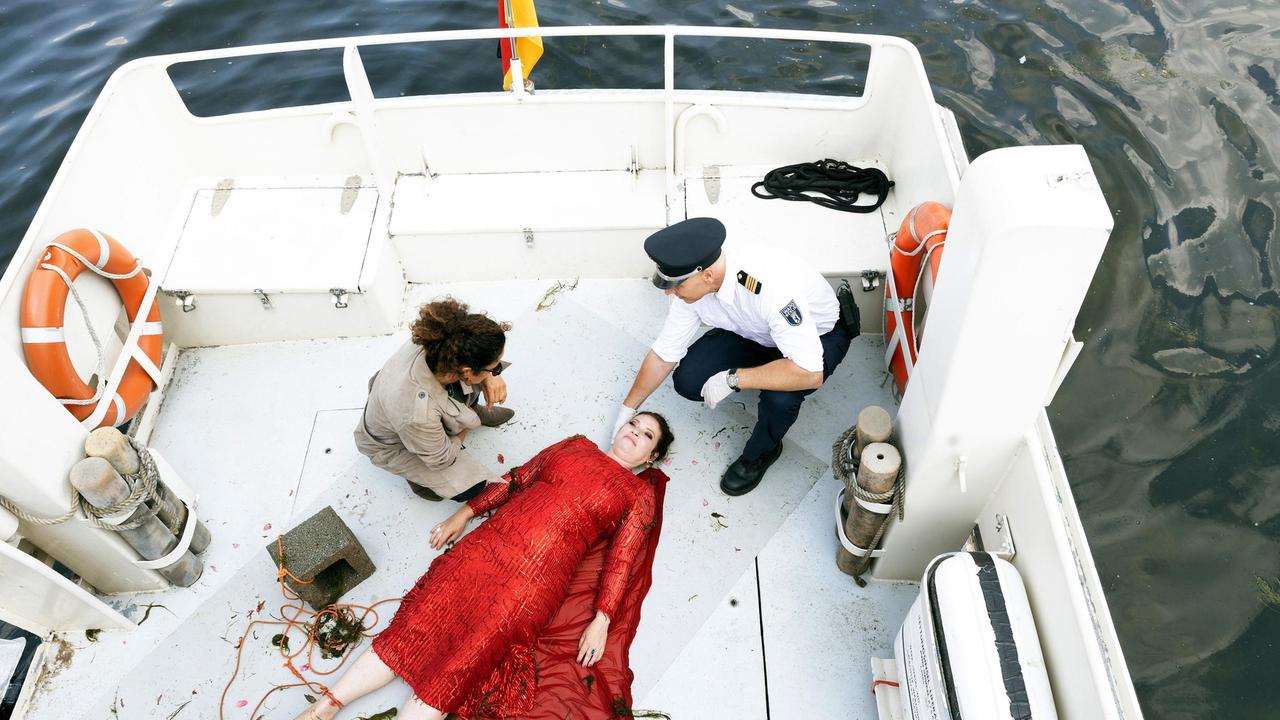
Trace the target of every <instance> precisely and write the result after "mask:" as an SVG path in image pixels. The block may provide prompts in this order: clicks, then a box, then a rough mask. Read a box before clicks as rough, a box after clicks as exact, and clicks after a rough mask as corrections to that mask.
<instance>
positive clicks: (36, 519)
mask: <svg viewBox="0 0 1280 720" xmlns="http://www.w3.org/2000/svg"><path fill="white" fill-rule="evenodd" d="M125 439H126V440H128V441H129V445H130V446H132V447H133V449H134V450H136V451H137V453H138V461H139V462H138V472H137V473H134V474H131V475H126V474H124V473H121V475H120V476H121V477H123V478H124V480H125V482H126V483H128V484H129V487H130V492H129V496H128V497H126V498H125V499H123V500H121V501H120V502H118V503H115V504H114V505H109V506H107V507H102V508H100V507H95V506H93V505H91V504H89V502H88V501H87V500H85V499H84V497H83V496H82V495H81V494H80V493H79V492H77V491H76V489H75V488H74V487H73V488H71V509H69V510H67V511H66V512H65V513H63V514H62V515H59V516H57V517H41V516H39V515H34V514H32V513H29V512H27V511H26V510H23V509H22V508H21V507H18V506H17V505H16V504H14V502H13V501H12V500H10V499H8V498H6V497H5V496H3V495H0V507H3V508H4V509H5V510H8V511H9V512H10V513H13V515H14V516H16V517H17V518H18V519H19V520H22V521H23V522H26V523H30V524H32V525H41V526H51V525H61V524H62V523H65V522H67V521H68V520H70V519H71V518H73V517H75V516H76V515H77V514H81V516H82V517H81V519H82V520H83V521H84V522H87V523H89V524H90V525H92V526H94V527H96V528H98V529H100V530H110V531H111V532H120V531H121V530H133V529H135V528H138V527H141V526H142V523H144V522H146V521H147V520H148V519H149V518H151V517H152V516H154V515H155V514H156V508H154V507H149V508H148V509H147V512H145V513H143V514H141V515H139V516H138V517H136V518H134V519H132V520H129V521H128V522H122V523H119V524H115V523H110V522H105V521H103V520H102V518H106V517H112V516H114V515H119V514H122V513H124V512H128V511H132V510H134V509H136V508H137V507H138V506H139V505H142V504H143V503H146V502H148V501H151V502H154V503H155V504H156V505H157V506H161V507H162V508H163V509H164V510H166V511H168V512H174V511H175V510H176V509H175V508H174V507H173V505H172V504H171V503H168V502H167V501H166V500H165V499H164V498H163V497H162V496H161V495H160V493H159V492H158V486H159V482H160V471H159V470H157V469H156V463H155V460H154V459H152V457H151V452H150V451H149V450H147V448H146V447H144V446H143V445H142V444H141V443H139V442H138V441H136V440H134V439H133V438H131V437H129V436H128V435H126V436H125Z"/></svg>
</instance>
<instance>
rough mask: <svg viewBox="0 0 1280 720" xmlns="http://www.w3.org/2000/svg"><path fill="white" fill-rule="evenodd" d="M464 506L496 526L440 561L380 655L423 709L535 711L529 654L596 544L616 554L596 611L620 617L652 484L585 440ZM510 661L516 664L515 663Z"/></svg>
mask: <svg viewBox="0 0 1280 720" xmlns="http://www.w3.org/2000/svg"><path fill="white" fill-rule="evenodd" d="M505 478H506V480H507V482H505V483H492V484H490V485H489V487H487V488H486V489H485V490H484V492H482V493H481V494H480V495H478V496H477V497H475V498H474V499H472V500H470V501H469V502H468V503H467V504H468V505H470V506H471V509H472V510H473V511H474V512H475V513H476V514H477V515H480V514H482V513H485V512H488V511H489V510H492V509H494V508H497V507H498V506H499V505H501V506H502V507H501V509H500V510H499V511H498V512H496V513H494V515H493V517H491V518H489V519H488V520H486V521H485V522H484V523H482V524H481V525H480V526H479V527H478V528H476V529H475V530H474V531H472V532H471V533H469V534H468V535H466V536H465V537H463V538H462V540H460V541H459V542H458V543H457V544H456V545H454V547H453V548H452V549H450V550H449V551H448V552H446V553H445V554H443V555H441V556H440V557H438V558H436V560H435V561H434V562H433V563H432V564H431V567H429V568H428V569H427V572H426V573H425V574H424V575H423V576H422V578H421V579H419V580H418V582H417V584H416V585H415V586H414V587H413V589H412V590H410V591H409V593H408V594H407V595H406V596H405V598H404V601H403V602H402V603H401V605H400V609H399V611H397V613H396V616H395V618H394V619H393V620H392V621H391V624H390V625H389V626H388V627H387V629H386V630H384V631H383V632H382V633H381V634H380V635H379V636H378V637H377V638H375V639H374V642H373V650H374V651H375V652H376V653H377V654H378V657H380V658H381V659H382V661H383V662H385V663H386V664H387V665H388V666H389V667H390V668H391V669H392V670H393V671H394V672H395V673H396V675H399V676H400V677H401V678H403V679H404V680H405V681H406V682H408V683H409V685H410V687H412V688H413V691H414V694H415V695H417V696H418V698H419V699H420V700H422V701H423V702H424V703H426V704H428V705H430V706H431V707H434V708H436V709H439V710H445V711H453V712H459V713H461V714H463V715H468V716H470V715H486V714H489V713H490V712H491V711H492V710H494V709H500V711H501V714H503V715H516V714H519V713H521V712H523V711H526V710H527V709H528V708H530V707H531V706H532V702H533V687H531V685H533V684H534V683H536V670H535V668H534V667H533V665H534V663H533V644H534V641H535V640H536V639H537V637H538V632H539V631H540V630H541V629H542V628H543V626H544V625H546V624H547V621H548V620H550V619H551V618H552V616H553V615H554V614H555V613H556V611H557V610H558V608H559V607H560V605H561V603H562V602H563V601H564V599H565V595H566V594H567V592H568V588H569V583H570V580H571V579H572V578H573V576H574V573H575V571H576V570H577V569H578V565H579V563H580V562H581V560H582V558H583V557H584V556H585V555H586V554H587V550H588V549H589V548H590V547H591V545H592V544H593V543H595V542H596V541H597V540H600V539H602V538H605V537H609V538H611V539H610V540H609V547H608V550H607V551H606V553H605V560H604V567H603V570H602V572H601V575H600V589H599V591H598V592H597V594H596V600H595V608H596V609H597V610H599V611H601V612H603V613H604V614H606V615H608V616H609V617H610V618H613V617H614V615H615V613H616V611H617V608H618V606H619V604H620V602H621V600H622V594H623V592H624V590H625V588H626V586H627V581H628V579H629V578H630V576H631V572H632V568H633V565H634V564H635V560H636V557H637V555H639V554H640V553H641V551H643V550H644V549H645V547H646V541H647V536H648V533H649V530H650V527H651V524H652V522H653V518H654V492H653V488H652V486H650V485H649V483H648V482H646V481H645V480H643V479H641V478H639V477H637V476H636V475H634V474H632V473H631V472H630V471H629V470H627V469H626V468H623V467H622V466H621V465H619V464H618V463H617V462H615V461H614V460H613V459H611V458H609V457H608V456H606V455H605V454H604V453H603V452H602V451H601V450H600V449H599V448H597V447H596V446H595V444H594V443H592V442H591V441H589V440H587V439H586V438H584V437H582V436H580V435H578V436H574V437H571V438H568V439H566V440H562V441H560V442H558V443H556V444H555V445H552V446H551V447H549V448H547V449H545V450H543V451H542V452H540V453H538V454H537V455H536V456H534V458H533V459H532V460H530V461H529V462H528V463H526V464H524V465H521V466H520V467H518V468H515V469H513V470H512V471H511V472H509V473H507V475H506V476H505ZM513 653H514V654H515V655H518V656H519V657H513V656H512V655H513ZM513 661H515V664H517V665H523V666H525V667H526V672H525V677H527V683H521V685H525V686H524V687H520V686H517V687H515V688H512V687H510V683H508V684H507V685H508V688H507V690H508V691H509V692H508V696H507V697H490V696H488V695H486V694H483V693H481V694H479V695H478V696H476V694H475V693H473V691H474V690H475V689H476V688H477V687H479V686H480V685H481V683H483V682H484V681H485V680H486V679H488V678H489V677H490V675H491V674H492V673H494V672H495V670H497V669H498V668H499V666H500V665H504V664H505V665H506V667H508V668H510V667H511V666H512V664H513Z"/></svg>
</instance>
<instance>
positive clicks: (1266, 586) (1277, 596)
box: [1253, 575, 1280, 611]
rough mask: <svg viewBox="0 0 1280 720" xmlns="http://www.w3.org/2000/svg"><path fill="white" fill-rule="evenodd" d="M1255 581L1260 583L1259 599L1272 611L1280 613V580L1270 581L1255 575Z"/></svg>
mask: <svg viewBox="0 0 1280 720" xmlns="http://www.w3.org/2000/svg"><path fill="white" fill-rule="evenodd" d="M1253 580H1254V582H1256V583H1258V597H1259V598H1261V599H1262V602H1263V603H1265V604H1267V605H1269V606H1270V607H1271V609H1272V610H1276V611H1280V579H1277V580H1268V579H1266V578H1264V577H1262V576H1261V575H1254V576H1253Z"/></svg>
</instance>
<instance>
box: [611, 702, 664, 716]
mask: <svg viewBox="0 0 1280 720" xmlns="http://www.w3.org/2000/svg"><path fill="white" fill-rule="evenodd" d="M613 716H614V717H620V718H662V719H663V720H671V716H670V715H668V714H666V713H664V712H662V711H661V710H641V709H639V708H633V707H630V706H628V705H627V701H626V700H623V699H622V698H621V697H615V698H614V699H613Z"/></svg>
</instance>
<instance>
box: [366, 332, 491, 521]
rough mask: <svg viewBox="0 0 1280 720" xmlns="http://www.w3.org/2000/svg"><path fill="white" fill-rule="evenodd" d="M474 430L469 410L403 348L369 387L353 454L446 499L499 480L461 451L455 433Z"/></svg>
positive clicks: (415, 350)
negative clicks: (483, 483)
mask: <svg viewBox="0 0 1280 720" xmlns="http://www.w3.org/2000/svg"><path fill="white" fill-rule="evenodd" d="M479 425H480V416H478V415H476V412H475V410H472V409H471V408H470V407H467V405H465V404H463V403H461V402H458V401H456V400H454V399H453V398H451V397H449V393H448V391H446V390H445V389H444V387H443V386H442V385H440V382H439V381H438V380H436V377H435V375H434V374H432V372H431V369H430V368H428V367H427V363H426V361H425V360H423V357H422V348H420V347H418V346H417V345H415V344H413V343H412V342H409V343H406V344H405V345H404V347H401V348H400V349H399V350H397V351H396V352H395V354H394V355H392V356H391V359H389V360H387V362H386V364H385V365H383V366H382V369H381V370H379V371H378V374H376V375H374V376H373V379H371V380H370V381H369V400H368V402H367V403H366V404H365V408H364V416H363V417H362V418H361V422H360V424H359V425H357V426H356V429H355V439H356V448H358V449H359V450H360V452H361V453H363V454H364V455H365V456H367V457H368V458H369V459H370V460H371V461H372V462H373V464H374V465H377V466H378V467H380V468H382V469H383V470H386V471H388V472H392V473H395V474H396V475H399V476H400V477H403V478H405V479H406V480H408V481H409V482H411V483H414V484H415V485H421V486H423V487H427V488H430V489H431V490H433V491H435V493H436V494H437V495H440V496H441V497H446V498H448V497H453V496H454V495H457V494H459V493H461V492H463V491H465V490H467V489H468V488H470V487H471V486H472V485H475V484H476V483H479V482H496V481H498V480H499V477H498V476H497V475H496V474H495V473H494V472H493V471H492V470H490V469H489V468H487V467H485V466H484V465H483V464H481V463H480V461H478V460H476V459H475V458H473V457H472V456H471V455H469V454H467V452H466V451H465V450H463V449H462V440H461V439H460V438H459V437H458V433H461V432H462V431H463V430H470V429H472V428H475V427H478V426H479Z"/></svg>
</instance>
